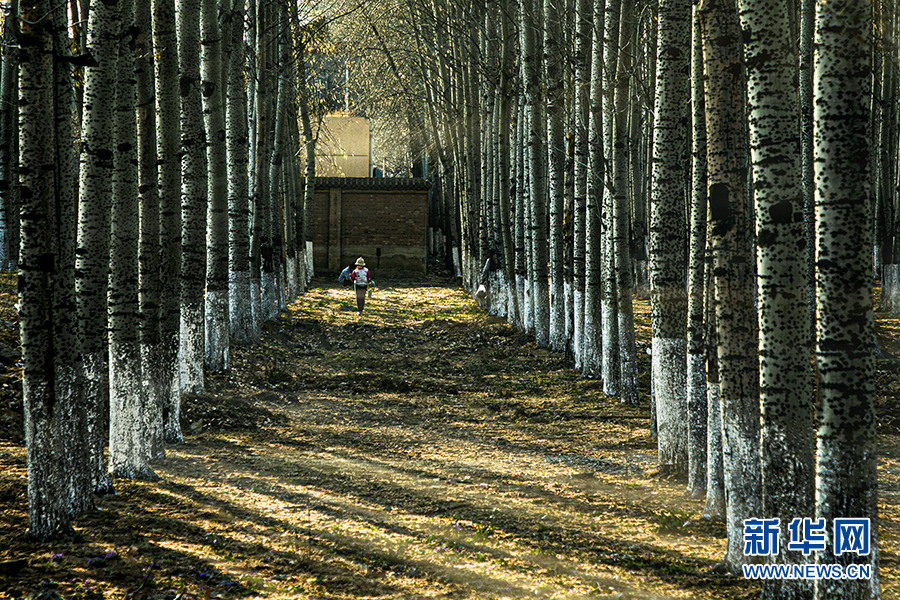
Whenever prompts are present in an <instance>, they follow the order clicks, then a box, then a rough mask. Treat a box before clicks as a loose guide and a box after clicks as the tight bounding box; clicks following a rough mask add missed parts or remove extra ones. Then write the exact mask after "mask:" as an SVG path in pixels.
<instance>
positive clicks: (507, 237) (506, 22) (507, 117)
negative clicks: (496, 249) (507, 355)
mask: <svg viewBox="0 0 900 600" xmlns="http://www.w3.org/2000/svg"><path fill="white" fill-rule="evenodd" d="M514 18H515V17H514V15H513V13H512V4H511V3H510V2H509V1H508V0H503V1H501V2H500V19H501V25H500V37H501V39H500V43H501V50H500V123H499V131H498V133H499V135H500V142H499V146H500V147H499V164H498V165H497V169H498V171H499V173H500V185H499V187H500V189H499V193H500V232H501V236H502V239H503V266H504V279H505V280H506V285H505V288H506V290H507V293H508V296H509V313H508V314H509V318H508V320H509V322H510V323H511V324H512V325H513V326H514V327H515V326H518V325H519V323H521V317H520V309H519V298H518V294H517V290H516V272H515V270H516V255H515V247H514V245H513V226H512V222H511V220H512V218H513V216H512V214H511V212H512V206H511V202H510V175H511V169H510V162H511V161H510V148H509V144H510V130H511V128H512V102H513V101H514V98H515V96H514V95H513V85H514V80H515V77H514V75H513V68H514V65H513V48H514V46H515V38H513V22H512V20H513V19H514Z"/></svg>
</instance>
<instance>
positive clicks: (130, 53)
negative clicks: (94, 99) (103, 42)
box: [106, 0, 157, 480]
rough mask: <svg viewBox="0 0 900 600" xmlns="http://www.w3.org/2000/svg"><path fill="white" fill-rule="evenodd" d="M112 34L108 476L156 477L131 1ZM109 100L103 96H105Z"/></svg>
mask: <svg viewBox="0 0 900 600" xmlns="http://www.w3.org/2000/svg"><path fill="white" fill-rule="evenodd" d="M119 11H120V12H119V20H118V23H117V25H118V27H119V31H118V32H117V35H116V40H117V42H118V43H117V46H118V47H117V48H116V49H117V50H118V61H117V70H118V76H117V77H116V83H115V93H114V98H115V111H114V119H115V141H116V143H115V154H114V155H113V181H112V183H113V185H112V206H111V212H110V232H109V238H110V249H109V304H108V306H109V403H110V411H109V414H110V424H109V471H110V473H111V474H112V476H113V477H126V478H129V479H146V480H154V479H157V476H156V474H155V473H153V470H152V469H151V468H150V445H149V437H148V435H147V434H148V429H147V423H146V421H145V410H144V404H145V402H146V398H147V394H146V391H145V387H144V380H143V375H142V373H141V348H140V343H139V340H140V336H139V331H138V234H139V225H138V215H139V205H138V173H137V156H138V155H137V119H135V112H136V111H135V108H136V105H137V88H136V85H137V81H136V79H135V73H134V67H135V53H134V50H135V40H134V35H135V33H136V32H137V29H136V28H135V26H134V0H119ZM106 101H108V100H106Z"/></svg>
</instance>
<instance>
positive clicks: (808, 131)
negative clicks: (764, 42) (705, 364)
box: [798, 0, 816, 341]
mask: <svg viewBox="0 0 900 600" xmlns="http://www.w3.org/2000/svg"><path fill="white" fill-rule="evenodd" d="M815 6H816V2H815V0H800V55H799V61H800V69H799V73H798V84H799V87H800V97H799V100H800V178H801V181H802V185H803V223H804V225H805V226H804V233H805V236H806V291H807V303H808V307H809V308H808V316H807V318H808V322H809V331H810V336H812V334H813V332H815V329H816V327H815V325H816V279H815V277H816V231H815V221H816V217H815V190H816V182H815V180H814V175H815V174H814V172H813V171H814V168H813V90H812V76H813V75H812V73H813V71H812V66H813V33H814V30H815V18H816V12H815ZM810 341H812V339H810Z"/></svg>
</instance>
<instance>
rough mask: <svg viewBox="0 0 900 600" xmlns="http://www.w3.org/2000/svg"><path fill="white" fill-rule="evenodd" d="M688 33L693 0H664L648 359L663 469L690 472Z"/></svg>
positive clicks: (652, 209) (655, 132)
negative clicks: (686, 217) (650, 350)
mask: <svg viewBox="0 0 900 600" xmlns="http://www.w3.org/2000/svg"><path fill="white" fill-rule="evenodd" d="M690 31H691V8H690V3H689V2H687V1H686V0H662V1H661V2H660V3H659V26H658V45H657V55H656V69H657V71H656V105H655V108H654V116H655V121H654V124H653V159H652V161H651V162H652V184H651V188H650V190H651V191H650V248H649V249H650V302H651V311H652V326H653V354H652V357H651V360H652V377H653V390H654V393H655V397H656V422H657V432H658V433H657V447H658V451H659V466H660V469H661V470H663V471H667V472H672V473H681V472H684V471H686V470H687V467H688V441H689V437H688V421H689V415H688V409H687V396H686V391H687V390H686V385H687V381H686V376H687V373H686V369H687V338H686V335H685V333H686V316H687V289H686V286H685V283H686V282H685V275H686V273H685V265H686V264H687V257H686V255H685V247H686V239H685V231H686V225H687V224H686V223H685V212H686V211H685V190H686V188H687V186H686V185H685V180H684V168H683V165H684V163H685V156H684V154H685V150H686V149H687V146H688V126H687V125H688V123H687V117H688V116H689V113H687V112H686V111H685V110H684V107H685V106H686V105H687V104H688V100H689V98H690V89H689V82H690V79H689V77H687V74H688V73H689V70H690V53H689V49H690V47H691V45H690V38H691V36H690ZM704 210H705V208H704ZM704 216H705V215H704ZM691 231H693V232H695V233H696V232H697V229H694V228H692V230H691ZM701 255H702V250H701ZM701 290H702V286H701ZM701 306H702V303H701Z"/></svg>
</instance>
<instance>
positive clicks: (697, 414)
mask: <svg viewBox="0 0 900 600" xmlns="http://www.w3.org/2000/svg"><path fill="white" fill-rule="evenodd" d="M705 108H706V107H705V104H704V103H703V46H702V45H701V43H700V23H699V21H698V15H697V9H696V7H694V9H693V17H692V27H691V121H692V123H691V125H692V127H691V130H692V135H691V142H692V146H691V159H692V160H691V208H690V210H691V213H690V216H691V222H690V232H691V235H690V252H689V259H688V260H689V262H688V287H687V289H688V323H687V341H688V347H687V373H686V375H687V390H686V396H687V416H688V436H689V439H688V486H687V493H688V495H690V496H691V497H692V498H703V497H704V496H707V495H708V491H707V481H708V478H707V472H708V464H707V444H708V440H707V432H709V431H710V428H709V426H708V425H709V421H710V419H712V418H713V416H711V415H710V412H709V392H708V388H707V385H706V377H707V370H706V347H707V346H706V344H707V340H706V326H707V324H706V319H705V318H704V317H705V310H704V309H705V303H704V301H705V298H706V292H707V290H706V276H705V275H706V122H705V120H704V119H705V116H706V115H705V112H706V110H705ZM718 418H719V415H718V412H717V413H716V414H715V419H716V422H714V425H715V428H714V430H715V431H718V430H719V429H720V428H721V427H720V426H719V425H718ZM715 431H713V433H715Z"/></svg>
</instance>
